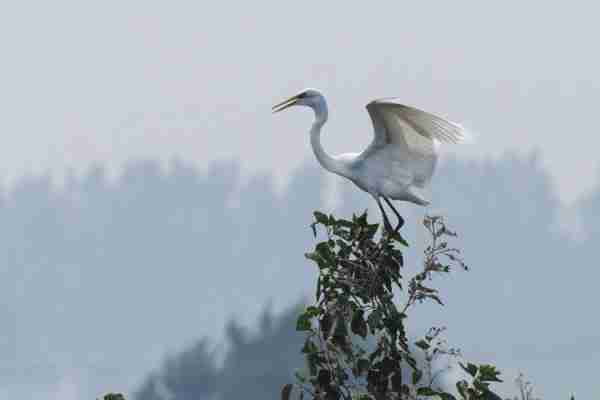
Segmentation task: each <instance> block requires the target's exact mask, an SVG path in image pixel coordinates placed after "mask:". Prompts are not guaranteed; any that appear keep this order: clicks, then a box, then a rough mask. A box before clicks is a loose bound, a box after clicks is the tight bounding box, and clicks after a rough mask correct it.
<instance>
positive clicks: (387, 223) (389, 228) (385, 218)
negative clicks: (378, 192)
mask: <svg viewBox="0 0 600 400" xmlns="http://www.w3.org/2000/svg"><path fill="white" fill-rule="evenodd" d="M384 199H385V197H384ZM375 200H376V201H377V205H378V206H379V210H381V215H382V216H383V226H384V227H385V229H386V230H387V231H388V232H390V233H392V232H394V228H392V224H390V220H389V219H388V216H387V214H386V213H385V210H384V209H383V206H382V205H381V200H379V197H375Z"/></svg>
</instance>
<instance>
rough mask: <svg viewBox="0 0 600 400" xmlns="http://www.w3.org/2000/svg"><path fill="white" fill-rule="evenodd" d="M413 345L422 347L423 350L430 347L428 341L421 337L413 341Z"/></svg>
mask: <svg viewBox="0 0 600 400" xmlns="http://www.w3.org/2000/svg"><path fill="white" fill-rule="evenodd" d="M415 346H417V347H418V348H420V349H422V350H423V351H427V350H428V349H429V347H431V346H430V345H429V343H427V342H426V341H425V340H423V339H421V340H419V341H418V342H415Z"/></svg>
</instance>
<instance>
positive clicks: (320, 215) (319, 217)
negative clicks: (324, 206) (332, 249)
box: [314, 211, 329, 226]
mask: <svg viewBox="0 0 600 400" xmlns="http://www.w3.org/2000/svg"><path fill="white" fill-rule="evenodd" d="M314 215H315V219H316V220H317V222H318V223H319V224H323V225H325V226H329V218H328V217H327V215H325V214H323V213H322V212H320V211H315V212H314Z"/></svg>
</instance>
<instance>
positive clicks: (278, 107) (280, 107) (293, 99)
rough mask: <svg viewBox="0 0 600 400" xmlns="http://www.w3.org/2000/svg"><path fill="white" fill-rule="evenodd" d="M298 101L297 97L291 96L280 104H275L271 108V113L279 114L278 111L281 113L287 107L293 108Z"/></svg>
mask: <svg viewBox="0 0 600 400" xmlns="http://www.w3.org/2000/svg"><path fill="white" fill-rule="evenodd" d="M297 101H298V95H296V96H292V97H290V98H289V99H287V100H284V101H282V102H281V103H278V104H275V105H274V106H273V112H274V113H276V112H279V111H283V110H285V109H286V108H288V107H291V106H293V105H294V104H296V102H297Z"/></svg>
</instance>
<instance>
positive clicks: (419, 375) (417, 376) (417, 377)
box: [412, 368, 423, 385]
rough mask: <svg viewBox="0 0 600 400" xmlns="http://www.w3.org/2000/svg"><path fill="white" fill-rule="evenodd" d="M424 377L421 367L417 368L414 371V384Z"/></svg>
mask: <svg viewBox="0 0 600 400" xmlns="http://www.w3.org/2000/svg"><path fill="white" fill-rule="evenodd" d="M422 377H423V372H421V370H420V369H418V368H416V369H415V370H414V371H413V373H412V383H413V385H416V384H417V383H419V381H420V380H421V378H422Z"/></svg>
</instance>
